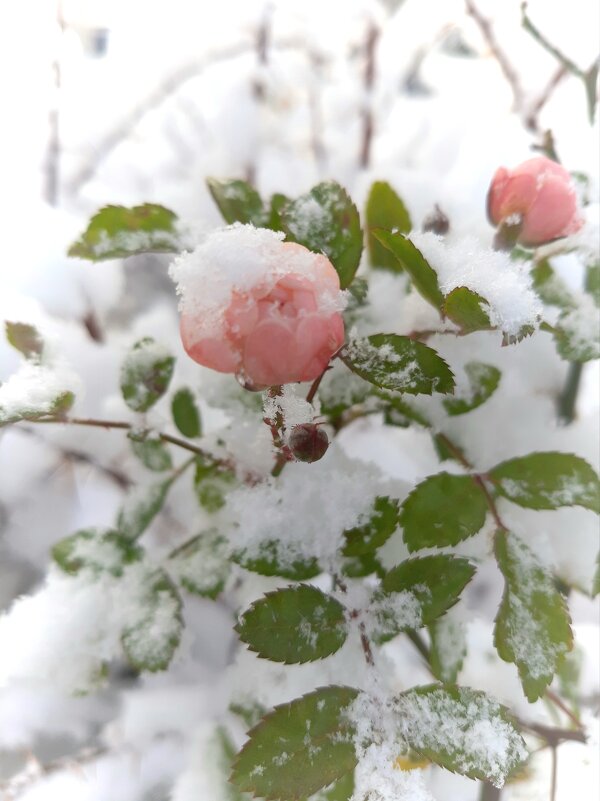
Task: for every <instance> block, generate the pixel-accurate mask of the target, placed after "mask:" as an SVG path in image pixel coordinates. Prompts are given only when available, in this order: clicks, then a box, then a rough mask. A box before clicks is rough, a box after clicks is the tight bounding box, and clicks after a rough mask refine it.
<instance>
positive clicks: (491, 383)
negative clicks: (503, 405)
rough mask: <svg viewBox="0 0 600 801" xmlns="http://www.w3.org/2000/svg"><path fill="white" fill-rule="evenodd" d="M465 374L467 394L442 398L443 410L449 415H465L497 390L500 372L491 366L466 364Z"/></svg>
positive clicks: (473, 363) (474, 363)
mask: <svg viewBox="0 0 600 801" xmlns="http://www.w3.org/2000/svg"><path fill="white" fill-rule="evenodd" d="M465 373H466V375H467V379H468V381H469V390H468V392H457V393H456V394H455V396H454V397H453V398H444V400H443V403H444V408H445V409H446V411H447V412H448V414H449V415H453V416H454V415H458V414H466V413H467V412H471V411H473V409H477V408H478V407H479V406H481V405H482V404H484V403H485V402H486V400H488V398H490V397H491V396H492V395H493V394H494V392H495V391H496V390H497V389H498V385H499V384H500V377H501V375H502V374H501V372H500V370H498V368H497V367H494V366H493V365H492V364H484V363H483V362H467V364H465Z"/></svg>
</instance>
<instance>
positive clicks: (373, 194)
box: [366, 181, 412, 272]
mask: <svg viewBox="0 0 600 801" xmlns="http://www.w3.org/2000/svg"><path fill="white" fill-rule="evenodd" d="M366 218H367V248H368V251H369V259H370V262H371V266H372V267H380V268H382V269H385V270H391V271H392V272H400V271H401V270H402V265H401V264H400V261H399V260H398V258H397V257H396V256H395V255H394V254H393V253H392V252H391V251H390V250H388V248H386V247H384V246H383V245H382V244H381V243H380V242H379V241H378V240H377V239H376V238H375V236H374V234H373V231H374V230H375V229H383V230H385V231H390V232H391V231H392V230H394V231H399V232H400V233H402V234H408V233H410V231H411V229H412V222H411V219H410V215H409V213H408V211H407V209H406V206H405V205H404V203H403V202H402V199H401V198H400V197H399V196H398V195H397V194H396V192H394V190H393V189H392V187H391V186H390V185H389V184H388V183H387V181H375V183H374V184H373V185H372V186H371V191H370V192H369V197H368V199H367V208H366Z"/></svg>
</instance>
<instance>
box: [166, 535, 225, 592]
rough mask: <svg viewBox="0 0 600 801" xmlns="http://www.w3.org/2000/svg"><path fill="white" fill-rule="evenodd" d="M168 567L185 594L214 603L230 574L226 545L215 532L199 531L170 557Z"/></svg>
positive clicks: (222, 538)
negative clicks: (186, 592) (209, 599)
mask: <svg viewBox="0 0 600 801" xmlns="http://www.w3.org/2000/svg"><path fill="white" fill-rule="evenodd" d="M168 567H169V572H170V574H171V576H172V577H173V578H174V579H175V580H177V581H178V582H179V584H181V586H182V587H183V588H184V589H186V590H187V591H188V592H191V593H193V594H194V595H200V596H202V597H204V598H213V599H214V598H216V597H217V595H219V594H220V593H221V592H222V591H223V589H224V587H225V582H226V581H227V577H228V576H229V572H230V564H229V553H228V549H227V542H226V540H225V539H224V537H222V536H221V535H220V534H219V532H218V531H217V530H216V529H209V530H208V531H203V532H202V534H198V535H197V536H196V537H193V538H192V539H191V540H188V541H187V542H185V543H184V544H183V545H181V546H180V547H179V548H176V549H175V550H174V551H173V552H172V553H171V555H170V556H169V562H168Z"/></svg>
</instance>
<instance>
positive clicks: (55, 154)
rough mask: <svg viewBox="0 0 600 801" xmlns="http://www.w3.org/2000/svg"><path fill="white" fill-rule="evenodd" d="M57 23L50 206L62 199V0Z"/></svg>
mask: <svg viewBox="0 0 600 801" xmlns="http://www.w3.org/2000/svg"><path fill="white" fill-rule="evenodd" d="M55 20H56V24H57V26H58V30H59V35H58V46H57V52H56V54H55V57H54V60H53V62H52V72H53V75H54V99H53V104H52V108H51V109H50V112H49V115H48V127H49V135H48V146H47V149H46V160H45V178H46V180H45V186H44V198H45V200H46V203H48V205H49V206H57V205H58V203H59V199H60V156H61V152H60V150H61V144H60V90H61V86H62V67H61V62H60V49H61V47H62V39H63V34H64V32H65V27H66V26H65V19H64V16H63V10H62V0H56V15H55Z"/></svg>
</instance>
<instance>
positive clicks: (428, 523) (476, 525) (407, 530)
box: [400, 472, 488, 551]
mask: <svg viewBox="0 0 600 801" xmlns="http://www.w3.org/2000/svg"><path fill="white" fill-rule="evenodd" d="M487 510H488V506H487V503H486V499H485V495H484V494H483V492H482V491H481V489H480V488H479V487H478V486H477V484H476V483H475V481H474V480H473V479H472V478H471V476H455V475H451V474H450V473H445V472H444V473H437V474H436V475H434V476H429V477H428V478H426V479H425V480H424V481H422V482H421V483H420V484H417V486H416V487H415V488H414V489H413V491H412V492H411V493H410V495H409V496H408V498H406V500H405V501H404V503H403V504H402V507H401V509H400V524H401V526H402V528H403V529H404V542H405V543H406V547H407V548H408V550H409V551H418V550H420V549H421V548H442V547H445V546H447V545H457V544H458V543H459V542H462V540H466V539H467V538H468V537H472V536H473V535H475V534H477V532H478V531H479V530H480V529H481V528H482V527H483V524H484V523H485V518H486V515H487Z"/></svg>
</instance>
